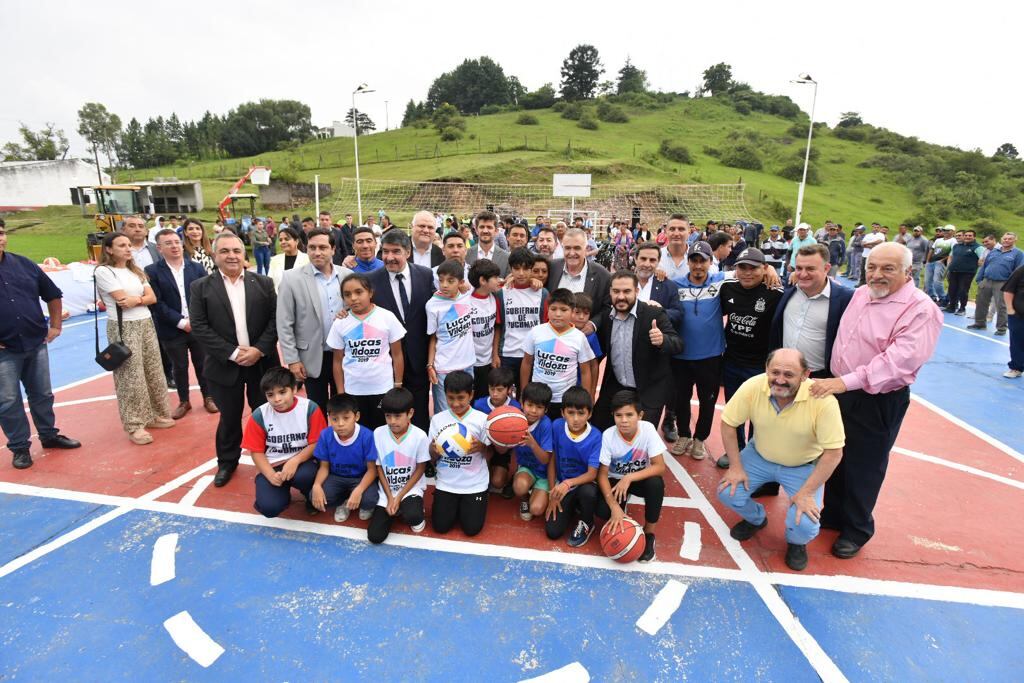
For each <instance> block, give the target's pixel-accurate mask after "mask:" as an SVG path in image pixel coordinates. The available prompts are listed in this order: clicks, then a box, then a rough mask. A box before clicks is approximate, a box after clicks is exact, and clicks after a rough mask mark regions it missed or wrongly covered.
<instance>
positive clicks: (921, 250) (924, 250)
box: [904, 225, 931, 289]
mask: <svg viewBox="0 0 1024 683" xmlns="http://www.w3.org/2000/svg"><path fill="white" fill-rule="evenodd" d="M923 233H924V228H922V227H921V226H920V225H915V226H914V232H913V237H910V238H909V239H907V241H906V242H904V245H905V246H906V247H907V249H909V250H910V254H911V256H912V257H913V265H912V266H911V281H912V282H913V283H914V286H915V287H917V288H918V289H920V288H921V271H922V270H923V269H924V259H925V257H926V256H927V255H928V248H929V247H930V246H931V245H930V244H929V243H928V238H926V237H925V236H924V234H923Z"/></svg>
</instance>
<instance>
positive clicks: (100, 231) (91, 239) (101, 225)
mask: <svg viewBox="0 0 1024 683" xmlns="http://www.w3.org/2000/svg"><path fill="white" fill-rule="evenodd" d="M83 189H86V188H79V192H80V193H82V190H83ZM87 189H88V190H90V191H91V193H92V195H93V201H94V202H95V203H96V215H95V216H94V217H93V222H94V224H95V230H96V232H93V233H89V234H88V235H86V237H85V242H86V247H87V250H88V253H89V257H90V258H91V259H93V260H99V255H100V245H101V243H102V242H103V237H104V235H106V234H107V233H108V232H114V231H116V230H120V229H121V225H122V224H123V223H124V217H125V216H132V215H139V214H142V213H143V211H144V209H145V206H146V190H145V188H143V187H141V186H139V185H92V186H89V187H88V188H87ZM82 212H83V214H84V213H85V204H84V203H83V205H82Z"/></svg>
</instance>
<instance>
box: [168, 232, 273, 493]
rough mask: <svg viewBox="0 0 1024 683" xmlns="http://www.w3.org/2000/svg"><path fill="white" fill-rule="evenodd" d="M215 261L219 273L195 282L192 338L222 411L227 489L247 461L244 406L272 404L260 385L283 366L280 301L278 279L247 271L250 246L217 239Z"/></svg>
mask: <svg viewBox="0 0 1024 683" xmlns="http://www.w3.org/2000/svg"><path fill="white" fill-rule="evenodd" d="M213 258H214V262H215V263H216V264H217V271H216V272H215V273H213V274H212V275H209V276H207V277H204V278H203V279H201V280H197V281H195V282H193V283H192V298H191V301H190V302H189V307H188V308H189V314H190V317H191V320H192V333H193V334H194V335H195V336H196V338H197V339H198V340H199V343H200V344H201V345H202V347H203V351H205V352H206V356H205V358H204V359H203V363H204V367H203V374H204V375H205V376H206V379H207V380H208V382H209V386H210V395H211V396H212V397H213V400H214V402H215V403H216V404H217V407H218V408H220V422H219V423H218V425H217V465H218V466H217V475H216V476H215V477H214V480H213V484H214V486H224V485H225V484H227V483H228V481H230V480H231V475H232V474H234V472H235V468H237V467H238V459H239V457H240V456H241V445H242V410H243V408H244V401H245V399H246V398H248V402H249V408H250V409H253V410H255V409H256V408H258V407H259V406H261V405H263V404H264V403H266V402H267V399H266V396H264V394H263V391H262V390H261V389H260V380H261V378H262V377H263V373H264V372H266V371H267V370H268V369H269V368H271V367H274V366H278V365H280V361H279V359H278V357H277V326H276V323H275V314H276V307H277V296H276V295H275V294H274V281H273V280H271V279H270V278H269V277H266V276H264V275H257V274H256V273H253V272H249V271H246V270H245V245H244V244H242V240H241V239H239V238H238V237H237V236H236V235H234V234H232V233H230V232H227V231H225V232H222V233H220V234H219V235H217V237H216V238H214V240H213Z"/></svg>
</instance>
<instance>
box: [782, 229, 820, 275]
mask: <svg viewBox="0 0 1024 683" xmlns="http://www.w3.org/2000/svg"><path fill="white" fill-rule="evenodd" d="M810 232H811V226H810V225H808V224H807V223H801V224H800V225H798V226H796V236H795V237H793V241H792V243H790V245H789V252H790V257H789V271H790V272H792V271H793V270H794V269H795V268H796V253H797V252H798V251H800V247H804V246H808V245H811V244H817V242H818V241H817V240H816V239H814V238H813V237H812V236H811V234H810Z"/></svg>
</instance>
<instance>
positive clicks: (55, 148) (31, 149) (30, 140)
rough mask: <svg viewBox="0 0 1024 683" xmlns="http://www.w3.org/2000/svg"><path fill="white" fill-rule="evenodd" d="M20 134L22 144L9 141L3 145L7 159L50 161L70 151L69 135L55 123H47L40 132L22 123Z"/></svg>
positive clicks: (19, 128)
mask: <svg viewBox="0 0 1024 683" xmlns="http://www.w3.org/2000/svg"><path fill="white" fill-rule="evenodd" d="M18 134H19V135H21V140H22V144H18V143H16V142H8V143H7V144H5V145H4V146H3V149H2V152H3V155H4V159H5V160H7V161H49V160H53V159H56V158H58V157H63V156H64V154H66V153H67V151H68V137H67V136H66V135H64V131H63V130H61V129H60V128H57V124H55V123H47V124H46V126H45V127H43V128H42V129H41V130H39V131H38V132H37V131H34V130H32V129H31V128H29V127H28V126H26V125H25V124H24V123H22V124H20V125H19V126H18Z"/></svg>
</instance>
